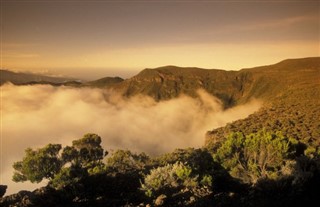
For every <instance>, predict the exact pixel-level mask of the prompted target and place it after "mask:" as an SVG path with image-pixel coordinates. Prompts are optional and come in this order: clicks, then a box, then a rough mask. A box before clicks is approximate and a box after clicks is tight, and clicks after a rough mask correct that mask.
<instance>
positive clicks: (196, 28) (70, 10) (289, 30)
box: [1, 1, 320, 78]
mask: <svg viewBox="0 0 320 207" xmlns="http://www.w3.org/2000/svg"><path fill="white" fill-rule="evenodd" d="M1 7H2V13H1V16H2V28H1V31H2V42H1V43H2V44H1V47H2V48H1V49H2V62H1V68H3V69H10V70H18V71H19V70H20V71H32V72H43V71H48V72H49V73H56V74H62V75H71V76H72V75H73V76H81V77H82V76H84V77H89V78H97V77H99V76H103V75H104V74H106V75H118V74H117V71H119V73H120V75H123V76H126V73H127V76H129V75H131V74H134V73H135V72H137V71H140V70H142V69H144V68H155V67H159V66H164V65H177V66H195V67H202V68H216V69H226V70H238V69H241V68H246V67H254V66H259V65H267V64H273V63H276V62H279V61H281V60H283V59H287V58H301V57H311V56H319V42H320V41H319V38H320V34H319V33H320V26H319V25H320V24H319V19H320V14H319V1H284V2H283V1H272V2H267V1H261V2H253V1H242V2H241V1H230V2H221V1H200V2H193V1H174V2H166V1H150V2H149V1H148V2H147V1H133V2H128V1H120V2H115V1H92V2H90V1H57V2H55V1H44V2H42V1H1ZM120 71H126V72H120ZM130 71H131V72H130Z"/></svg>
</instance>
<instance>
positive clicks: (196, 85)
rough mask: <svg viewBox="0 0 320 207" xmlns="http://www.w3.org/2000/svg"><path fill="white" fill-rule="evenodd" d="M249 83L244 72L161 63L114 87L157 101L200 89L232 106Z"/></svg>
mask: <svg viewBox="0 0 320 207" xmlns="http://www.w3.org/2000/svg"><path fill="white" fill-rule="evenodd" d="M250 82H251V77H250V76H248V73H242V74H239V73H238V72H235V71H224V70H206V69H200V68H181V67H176V66H165V67H160V68H156V69H145V70H143V71H141V72H140V73H139V74H138V75H136V76H134V77H132V78H131V79H128V80H125V81H123V82H122V83H121V84H119V85H118V86H117V89H118V90H121V91H122V93H123V94H124V95H125V96H128V97H130V96H134V95H137V94H144V95H148V96H151V97H153V98H154V99H155V100H157V101H161V100H167V99H171V98H175V97H178V96H179V95H181V94H186V95H189V96H192V97H195V96H196V92H197V90H198V89H200V88H202V89H205V90H206V91H208V92H209V93H210V94H213V95H214V96H216V97H218V98H220V99H221V100H222V101H223V102H224V104H225V106H227V107H228V106H232V105H234V104H236V101H237V100H239V99H240V98H241V97H242V96H243V92H244V88H245V87H247V84H248V83H250Z"/></svg>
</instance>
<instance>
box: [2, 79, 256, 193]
mask: <svg viewBox="0 0 320 207" xmlns="http://www.w3.org/2000/svg"><path fill="white" fill-rule="evenodd" d="M1 91H2V93H1V98H2V105H1V113H2V117H1V118H2V136H1V143H2V147H1V168H0V173H1V174H0V175H1V176H0V182H1V183H3V184H6V185H8V186H9V188H8V191H7V194H8V193H9V194H10V193H13V192H17V191H18V190H21V189H33V188H35V187H36V186H35V185H30V183H28V182H26V183H19V184H15V183H13V182H12V181H11V177H12V173H13V170H12V164H13V162H14V161H17V160H21V158H22V157H23V155H24V149H26V148H27V147H32V148H37V147H41V146H43V145H46V144H48V143H61V144H63V145H69V144H71V141H72V140H75V139H78V138H81V137H82V136H83V135H84V134H86V133H88V132H90V133H96V134H98V135H100V136H101V137H102V140H103V143H102V144H103V146H104V148H105V149H106V150H110V149H118V148H122V149H129V150H132V151H135V152H141V151H144V152H146V153H148V154H153V155H154V154H159V153H164V152H170V151H172V150H174V149H175V148H184V147H200V146H202V145H203V144H204V135H205V133H206V131H208V130H211V129H213V128H215V127H219V126H223V125H225V124H226V123H228V122H231V121H234V120H237V119H240V118H244V117H246V116H248V115H249V114H251V113H253V112H254V111H256V110H258V108H259V107H260V106H261V104H260V103H259V102H258V101H252V102H251V103H249V104H246V105H242V106H238V107H235V108H232V109H229V110H225V111H224V110H223V109H222V105H221V103H220V101H219V100H218V99H216V98H215V97H212V96H210V95H209V94H207V93H206V92H204V91H199V92H198V93H199V97H200V98H199V99H193V98H190V97H187V96H181V97H179V98H176V99H172V100H169V101H162V102H159V103H157V102H155V101H154V100H153V99H151V98H150V97H145V96H137V97H134V98H130V99H124V98H122V97H120V96H119V95H116V94H113V93H112V92H108V91H106V90H99V89H90V88H80V89H77V88H67V87H52V86H49V85H37V86H13V85H11V84H7V85H4V86H1Z"/></svg>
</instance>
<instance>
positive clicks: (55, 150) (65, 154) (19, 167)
mask: <svg viewBox="0 0 320 207" xmlns="http://www.w3.org/2000/svg"><path fill="white" fill-rule="evenodd" d="M61 149H62V147H61V145H60V144H48V145H47V146H45V147H43V148H40V149H36V150H33V149H31V148H28V149H26V150H25V156H24V157H23V159H22V161H18V162H15V163H14V164H13V168H14V170H15V172H14V175H13V181H15V182H24V181H27V180H29V181H31V182H32V183H39V182H41V181H42V180H43V179H49V180H51V181H52V180H54V183H58V182H59V180H61V182H64V181H65V180H67V178H68V176H69V177H70V178H72V179H75V180H77V179H76V178H77V177H79V175H80V174H83V172H84V171H83V170H85V171H86V172H88V171H89V170H90V169H93V168H95V167H97V166H101V165H103V163H102V162H101V160H102V159H103V156H104V153H103V148H102V147H101V137H99V136H98V135H96V134H86V135H84V137H83V138H81V139H78V140H75V141H73V142H72V146H66V147H65V148H63V150H62V153H61V154H60V151H61ZM75 172H77V173H75ZM79 172H82V173H79ZM60 178H61V179H60ZM62 178H63V179H62ZM50 183H52V182H50Z"/></svg>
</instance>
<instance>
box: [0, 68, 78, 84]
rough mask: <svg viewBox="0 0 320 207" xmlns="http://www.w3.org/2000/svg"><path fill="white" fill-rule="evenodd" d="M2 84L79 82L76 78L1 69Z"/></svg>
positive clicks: (0, 80)
mask: <svg viewBox="0 0 320 207" xmlns="http://www.w3.org/2000/svg"><path fill="white" fill-rule="evenodd" d="M0 77H1V79H0V84H1V85H2V84H4V83H6V82H11V83H13V84H15V85H24V84H52V85H60V84H66V83H68V82H79V81H76V79H75V78H65V77H51V76H45V75H39V74H33V73H22V72H12V71H9V70H0Z"/></svg>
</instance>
